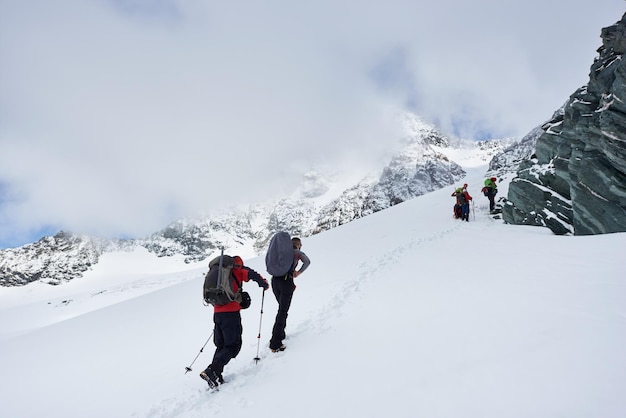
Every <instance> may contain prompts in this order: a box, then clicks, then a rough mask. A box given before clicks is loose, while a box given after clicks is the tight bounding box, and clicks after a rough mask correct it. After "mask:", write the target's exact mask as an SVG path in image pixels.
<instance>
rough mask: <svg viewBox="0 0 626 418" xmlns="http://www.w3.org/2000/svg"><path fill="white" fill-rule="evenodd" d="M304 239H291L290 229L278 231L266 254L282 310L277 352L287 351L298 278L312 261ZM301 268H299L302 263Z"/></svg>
mask: <svg viewBox="0 0 626 418" xmlns="http://www.w3.org/2000/svg"><path fill="white" fill-rule="evenodd" d="M301 248H302V241H301V240H300V238H296V237H294V238H291V237H290V235H289V234H288V233H287V232H277V233H276V234H275V235H274V236H273V237H272V239H271V240H270V245H269V248H268V251H267V254H266V256H265V266H266V268H267V272H268V273H269V274H271V275H272V291H273V292H274V296H275V297H276V301H277V302H278V312H277V313H276V319H275V321H274V327H273V328H272V338H271V339H270V350H271V351H272V352H273V353H277V352H279V351H284V350H285V348H286V346H285V345H284V344H283V340H284V339H285V328H286V327H287V316H288V313H289V308H290V306H291V300H292V298H293V292H294V291H295V290H296V285H295V283H294V280H293V279H294V278H295V277H298V276H300V275H301V274H302V273H303V272H304V271H305V270H306V269H307V268H308V267H309V265H310V264H311V260H310V259H309V257H307V255H306V254H305V253H304V252H303V251H302V250H301ZM299 263H302V264H301V265H300V268H298V264H299Z"/></svg>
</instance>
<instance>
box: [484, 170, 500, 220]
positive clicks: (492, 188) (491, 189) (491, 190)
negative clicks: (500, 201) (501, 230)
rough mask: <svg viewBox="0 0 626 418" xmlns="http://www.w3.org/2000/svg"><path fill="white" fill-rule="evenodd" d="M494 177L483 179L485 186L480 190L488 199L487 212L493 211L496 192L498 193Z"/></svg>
mask: <svg viewBox="0 0 626 418" xmlns="http://www.w3.org/2000/svg"><path fill="white" fill-rule="evenodd" d="M496 180H498V179H497V178H495V177H490V178H488V179H486V180H485V187H483V188H482V192H483V194H484V195H485V196H487V198H488V199H489V212H493V211H494V210H495V208H496V194H498V186H497V185H496Z"/></svg>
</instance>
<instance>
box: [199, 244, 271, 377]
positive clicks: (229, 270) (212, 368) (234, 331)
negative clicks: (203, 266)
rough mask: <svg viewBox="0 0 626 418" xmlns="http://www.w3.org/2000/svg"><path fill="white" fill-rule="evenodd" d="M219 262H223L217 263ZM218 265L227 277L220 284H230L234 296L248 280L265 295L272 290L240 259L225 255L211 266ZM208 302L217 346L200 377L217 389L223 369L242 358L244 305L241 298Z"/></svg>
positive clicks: (206, 290)
mask: <svg viewBox="0 0 626 418" xmlns="http://www.w3.org/2000/svg"><path fill="white" fill-rule="evenodd" d="M220 258H221V260H219V261H218V259H220ZM217 262H219V267H220V268H222V269H223V270H222V273H223V274H224V277H221V278H220V281H221V279H223V280H231V281H232V283H233V289H232V290H233V292H234V293H235V294H241V293H242V292H241V285H242V284H243V282H247V281H249V280H254V281H255V282H256V283H257V284H258V285H259V287H262V288H263V291H265V290H267V289H269V284H268V283H267V280H265V279H264V278H263V277H262V276H261V275H260V274H259V273H257V272H256V271H254V270H252V269H251V268H249V267H246V266H244V265H243V260H242V259H241V257H239V256H235V257H229V256H227V255H224V254H222V255H221V256H219V257H217V258H216V259H214V260H212V261H211V263H209V266H211V267H212V268H214V266H215V264H216V263H217ZM229 264H230V265H229ZM211 273H212V271H211V269H210V270H209V273H207V277H208V276H209V275H210V274H211ZM222 273H220V274H222ZM207 283H209V280H208V279H207V280H205V289H204V293H205V295H207V293H208V291H209V289H207ZM205 301H206V302H207V303H209V302H210V303H211V304H213V322H214V324H215V327H214V329H213V342H214V343H215V354H214V355H213V361H212V362H211V364H210V365H209V366H208V367H207V368H206V369H205V370H204V371H203V372H201V373H200V377H201V378H202V379H204V380H206V381H207V383H208V384H209V387H211V388H215V387H217V386H218V385H220V384H222V383H224V378H223V377H222V372H223V371H224V366H226V365H227V364H228V362H229V361H230V360H232V359H233V358H235V357H237V354H239V351H240V350H241V345H242V338H241V335H242V333H243V327H242V325H241V314H240V311H241V309H242V302H243V301H242V298H241V297H236V298H234V300H232V301H230V302H226V303H223V304H218V303H216V302H215V301H210V300H208V299H207V297H206V296H205ZM248 306H249V305H248ZM244 308H247V306H245V305H244Z"/></svg>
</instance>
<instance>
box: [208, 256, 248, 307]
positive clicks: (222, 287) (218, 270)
mask: <svg viewBox="0 0 626 418" xmlns="http://www.w3.org/2000/svg"><path fill="white" fill-rule="evenodd" d="M234 264H235V263H234V260H233V257H231V256H229V255H225V254H223V253H222V255H220V256H218V257H215V258H214V259H213V260H211V262H210V263H209V272H208V273H207V274H206V276H205V277H204V286H203V288H202V290H203V297H204V301H205V302H206V303H208V304H211V305H213V306H220V305H226V304H227V303H230V302H233V301H236V302H241V286H239V289H238V290H237V291H235V280H236V279H235V276H234V275H233V274H232V269H233V266H234Z"/></svg>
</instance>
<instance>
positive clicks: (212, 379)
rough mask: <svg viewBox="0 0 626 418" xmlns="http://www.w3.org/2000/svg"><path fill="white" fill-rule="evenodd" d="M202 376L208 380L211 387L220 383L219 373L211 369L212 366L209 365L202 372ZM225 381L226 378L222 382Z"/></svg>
mask: <svg viewBox="0 0 626 418" xmlns="http://www.w3.org/2000/svg"><path fill="white" fill-rule="evenodd" d="M200 377H201V378H202V379H203V380H206V382H207V383H208V384H209V387H210V388H211V389H213V388H216V387H218V386H219V384H220V377H219V376H218V375H217V373H215V372H214V371H213V370H211V367H207V369H206V370H205V371H203V372H201V373H200ZM223 381H224V379H222V382H223Z"/></svg>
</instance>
